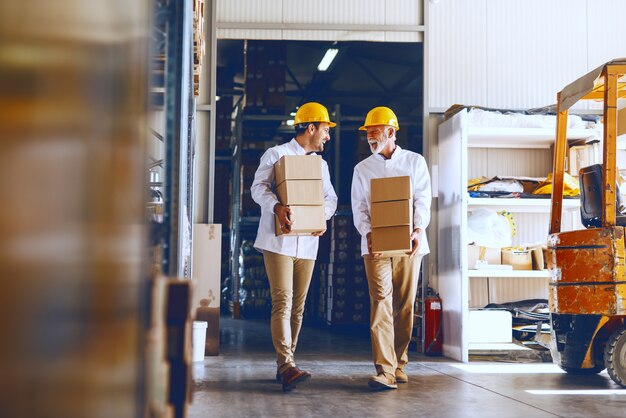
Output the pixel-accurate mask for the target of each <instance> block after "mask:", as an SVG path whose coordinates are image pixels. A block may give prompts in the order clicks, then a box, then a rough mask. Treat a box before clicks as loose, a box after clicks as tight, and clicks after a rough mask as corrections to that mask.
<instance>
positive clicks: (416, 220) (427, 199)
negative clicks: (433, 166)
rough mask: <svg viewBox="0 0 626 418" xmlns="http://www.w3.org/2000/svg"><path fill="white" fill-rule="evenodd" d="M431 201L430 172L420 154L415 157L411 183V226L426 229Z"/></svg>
mask: <svg viewBox="0 0 626 418" xmlns="http://www.w3.org/2000/svg"><path fill="white" fill-rule="evenodd" d="M431 201H432V192H431V186H430V174H429V173H428V167H427V166H426V160H425V159H424V157H422V156H421V155H420V156H418V159H417V167H416V170H415V181H414V185H413V228H420V229H421V230H424V229H426V227H427V226H428V224H429V223H430V205H431Z"/></svg>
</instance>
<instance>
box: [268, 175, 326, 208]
mask: <svg viewBox="0 0 626 418" xmlns="http://www.w3.org/2000/svg"><path fill="white" fill-rule="evenodd" d="M276 191H277V193H278V199H279V200H280V203H282V204H283V205H306V206H310V205H323V204H324V189H323V187H322V180H286V181H283V182H282V183H280V184H279V185H278V187H277V188H276Z"/></svg>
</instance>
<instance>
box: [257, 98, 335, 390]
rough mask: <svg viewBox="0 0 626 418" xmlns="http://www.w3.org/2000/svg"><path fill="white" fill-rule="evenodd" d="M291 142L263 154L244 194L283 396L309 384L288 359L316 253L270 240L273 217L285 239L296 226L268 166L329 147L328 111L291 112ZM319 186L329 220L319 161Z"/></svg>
mask: <svg viewBox="0 0 626 418" xmlns="http://www.w3.org/2000/svg"><path fill="white" fill-rule="evenodd" d="M294 126H295V129H296V137H295V138H294V139H292V140H291V141H289V142H288V143H286V144H282V145H277V146H275V147H272V148H270V149H268V150H267V151H266V152H265V153H264V154H263V156H262V157H261V162H260V164H259V168H258V169H257V171H256V174H255V176H254V182H253V183H252V187H251V188H250V190H251V193H252V198H253V199H254V201H255V202H256V203H258V204H259V205H260V206H261V220H260V222H259V230H258V232H257V238H256V241H255V243H254V247H255V248H256V249H257V250H259V251H261V252H262V253H263V261H264V262H265V269H266V271H267V277H268V278H269V282H270V293H271V296H272V319H271V330H272V343H273V344H274V349H275V350H276V355H277V359H276V364H277V373H276V379H277V380H279V381H280V382H281V383H282V385H283V390H285V391H288V390H291V389H293V388H294V387H295V385H296V384H298V383H303V382H306V381H308V380H309V379H310V378H311V374H310V373H309V372H307V371H304V370H301V369H299V368H298V367H296V363H295V359H294V353H295V351H296V345H297V342H298V335H299V333H300V328H301V326H302V314H303V312H304V302H305V299H306V295H307V291H308V289H309V284H310V283H311V276H312V274H313V267H314V266H315V259H316V258H317V250H318V245H319V236H321V235H322V234H323V233H324V231H319V232H313V233H312V234H311V236H289V235H280V236H276V234H275V230H274V215H276V216H277V217H278V222H279V223H280V229H281V231H282V232H283V234H288V233H289V231H290V226H291V225H292V224H293V223H294V221H297V219H294V218H293V215H292V211H291V209H290V208H289V206H284V205H282V204H281V203H280V202H279V200H278V198H277V196H276V184H275V183H276V182H275V179H274V164H275V163H276V162H277V161H278V160H279V159H280V158H281V157H282V156H284V155H306V154H314V153H317V152H321V151H323V150H324V144H325V143H326V142H328V141H330V133H329V132H330V128H333V127H335V124H334V123H333V122H331V121H330V119H329V116H328V110H327V109H326V108H325V107H324V106H322V105H321V104H319V103H314V102H310V103H305V104H303V105H302V106H300V108H299V109H298V111H297V112H296V116H295V119H294ZM322 185H323V191H324V210H325V213H326V219H330V217H331V216H333V214H334V213H335V209H336V208H337V195H336V194H335V190H334V188H333V186H332V184H331V182H330V174H329V171H328V164H326V161H324V160H323V159H322Z"/></svg>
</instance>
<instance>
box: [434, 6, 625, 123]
mask: <svg viewBox="0 0 626 418" xmlns="http://www.w3.org/2000/svg"><path fill="white" fill-rule="evenodd" d="M624 14H626V1H620V0H551V1H544V0H524V1H519V0H518V1H513V0H439V1H437V2H431V4H429V19H428V22H427V23H428V31H429V32H428V33H429V54H428V57H427V63H428V64H427V65H428V66H429V80H428V83H429V100H428V106H429V108H430V110H431V111H435V112H436V111H442V110H445V109H447V108H448V107H450V106H451V105H453V104H457V103H459V104H466V105H479V106H487V107H495V108H507V109H527V108H533V107H541V106H546V105H550V104H553V103H555V102H556V93H557V92H558V91H560V90H561V89H562V88H563V87H565V86H566V85H567V84H569V83H570V82H571V81H573V80H575V79H577V78H578V77H580V76H582V75H584V74H585V73H587V72H588V71H591V70H592V69H594V68H596V67H597V66H599V65H601V64H602V63H603V62H606V61H608V60H610V59H613V58H618V57H624V56H626V42H624V39H625V38H626V25H624V24H623V21H620V19H619V17H620V16H623V15H624ZM605 16H606V18H605ZM587 106H590V105H588V104H586V103H582V104H580V105H579V106H578V107H577V108H578V109H586V108H587Z"/></svg>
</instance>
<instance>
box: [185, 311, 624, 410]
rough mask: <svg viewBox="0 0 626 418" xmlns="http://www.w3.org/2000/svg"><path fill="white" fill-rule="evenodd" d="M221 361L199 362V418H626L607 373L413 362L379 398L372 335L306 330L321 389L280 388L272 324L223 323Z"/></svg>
mask: <svg viewBox="0 0 626 418" xmlns="http://www.w3.org/2000/svg"><path fill="white" fill-rule="evenodd" d="M221 328H222V331H221V337H222V341H221V355H220V356H218V357H206V358H205V360H204V361H203V362H197V363H194V366H193V376H194V386H195V393H194V396H193V403H192V404H191V407H190V410H189V417H251V416H254V417H259V416H261V417H279V416H290V417H291V416H303V417H309V416H316V417H330V416H332V417H364V416H368V417H373V416H381V417H395V416H398V417H399V416H404V417H407V416H433V417H485V418H486V417H498V418H503V417H625V416H626V389H620V388H619V386H617V385H616V384H614V383H613V381H612V380H611V379H610V378H609V376H608V375H607V374H606V371H604V372H602V373H601V374H599V375H597V376H586V377H580V376H572V375H567V374H565V373H563V372H561V370H560V369H559V368H558V367H557V366H554V365H553V364H551V363H527V364H520V363H516V364H512V363H496V362H472V363H469V364H463V363H457V362H453V361H450V360H449V359H445V358H432V357H425V356H420V355H418V354H417V353H411V355H410V363H409V365H408V366H407V370H406V371H407V374H408V376H409V383H408V384H403V385H398V386H399V387H398V389H397V390H391V391H385V392H372V391H370V390H369V389H368V387H367V378H368V377H369V376H370V375H371V374H373V373H374V367H373V365H372V363H371V355H370V342H369V337H368V334H367V330H366V329H362V330H360V331H358V332H338V331H329V330H328V329H323V328H317V327H307V326H305V327H303V330H302V332H301V338H300V342H299V344H298V352H297V353H296V361H297V363H298V366H299V367H301V368H303V369H306V370H308V371H310V372H311V373H312V374H313V378H312V380H311V381H310V382H309V383H307V384H304V385H301V386H299V387H298V388H296V389H295V390H294V391H293V392H288V393H284V392H283V391H282V389H281V385H279V384H277V383H275V381H274V374H275V372H276V365H275V356H274V352H273V348H272V344H271V338H270V330H269V322H268V321H250V320H232V319H228V318H222V323H221Z"/></svg>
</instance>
